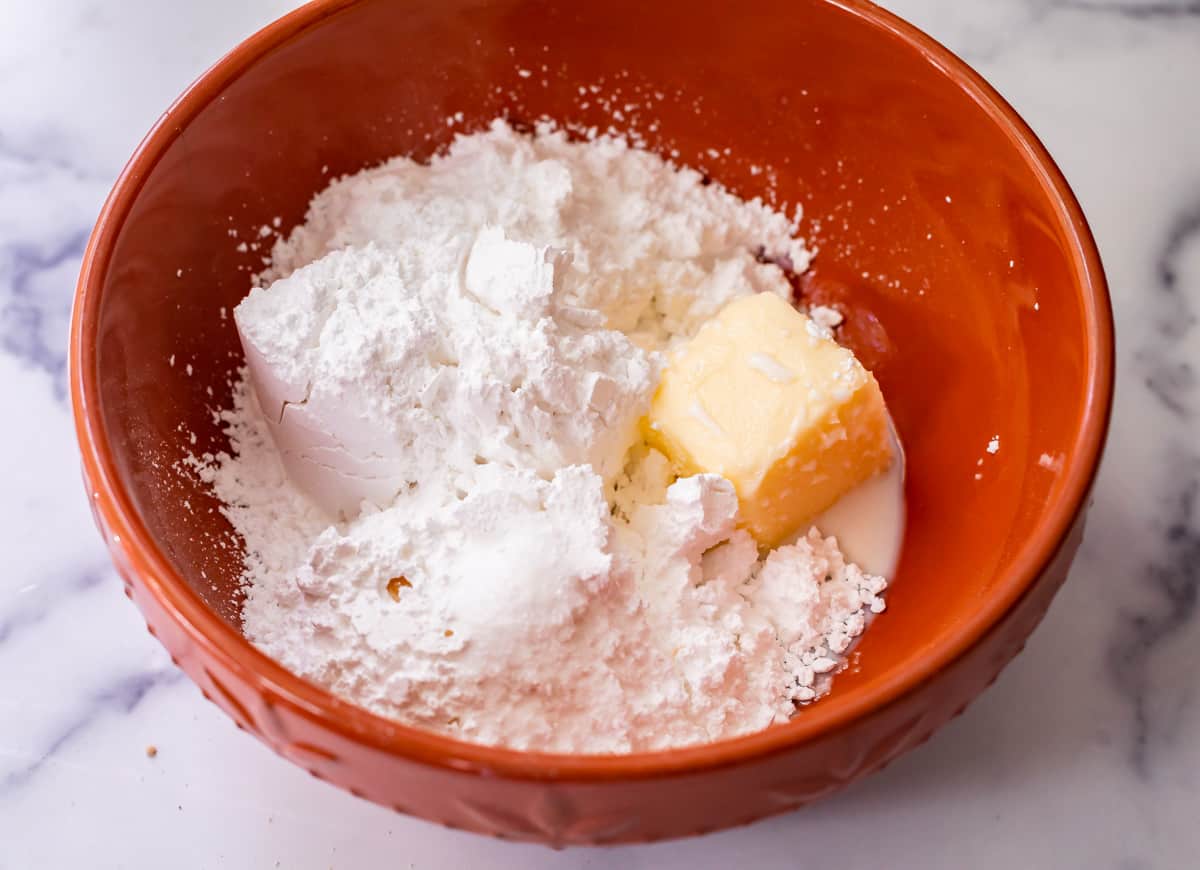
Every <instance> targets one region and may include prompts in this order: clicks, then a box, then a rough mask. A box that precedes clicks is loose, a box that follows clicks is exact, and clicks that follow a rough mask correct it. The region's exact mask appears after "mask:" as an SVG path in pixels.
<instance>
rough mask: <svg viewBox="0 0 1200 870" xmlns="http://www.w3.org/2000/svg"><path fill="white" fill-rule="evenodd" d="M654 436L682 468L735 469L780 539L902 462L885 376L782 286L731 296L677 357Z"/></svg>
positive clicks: (750, 512)
mask: <svg viewBox="0 0 1200 870" xmlns="http://www.w3.org/2000/svg"><path fill="white" fill-rule="evenodd" d="M645 435H646V440H647V441H648V442H649V443H650V444H651V445H653V446H654V447H657V448H658V449H659V450H661V451H662V452H663V453H665V454H666V455H667V456H668V457H669V458H670V459H671V460H672V461H673V462H674V463H675V465H676V466H677V467H678V468H679V470H680V472H681V473H683V474H700V473H705V472H714V473H717V474H721V475H724V476H725V477H727V478H728V479H729V480H730V481H731V482H732V483H733V485H734V487H735V489H736V490H737V493H738V500H739V503H740V508H741V521H742V525H744V526H745V527H746V528H747V529H748V530H749V531H750V533H751V534H752V535H754V537H755V539H757V540H758V542H759V543H760V544H762V545H764V546H769V547H773V546H776V545H778V544H779V543H780V542H782V541H784V540H786V539H787V538H788V537H790V536H791V535H793V534H795V533H796V532H797V531H802V530H803V529H804V527H805V526H806V524H807V523H809V522H811V521H812V519H813V518H814V517H816V516H817V515H818V514H819V513H821V512H822V511H824V510H825V509H826V508H828V507H829V506H830V505H832V504H833V503H834V502H835V501H837V500H838V499H839V498H840V497H841V496H842V495H843V494H844V493H845V492H847V491H848V490H850V489H852V488H853V487H855V486H857V485H858V484H860V483H862V482H863V481H865V480H867V479H868V478H870V477H872V476H873V475H875V474H877V473H879V472H881V471H883V470H885V469H886V468H887V467H888V466H889V465H890V464H891V462H892V458H893V457H892V443H891V432H890V426H889V421H888V413H887V408H886V406H885V405H884V403H883V394H882V393H881V392H880V390H879V384H878V383H877V382H876V380H875V378H874V376H873V375H872V374H871V373H870V372H869V371H867V370H866V369H865V368H863V366H862V364H861V363H859V361H858V360H857V359H856V358H855V357H854V354H852V353H851V352H850V351H849V350H847V349H846V348H844V347H841V346H839V345H838V344H837V343H836V342H834V341H833V340H832V338H830V337H829V333H828V331H827V330H825V329H824V328H822V327H820V326H818V325H817V324H816V323H814V322H813V321H812V320H810V319H809V318H808V317H806V316H805V315H803V314H801V313H800V312H799V311H797V310H796V309H794V308H793V307H792V306H791V305H790V304H789V303H788V302H787V301H785V300H783V299H781V298H780V297H778V296H776V295H775V294H773V293H758V294H756V295H753V296H746V297H743V298H741V299H737V300H735V301H733V302H731V303H729V305H727V306H726V307H725V308H724V309H723V310H722V311H721V312H720V314H718V315H717V316H716V317H715V318H713V319H712V320H710V321H709V322H708V323H706V324H705V325H704V326H703V327H702V328H701V329H700V331H699V332H697V333H696V336H695V337H694V338H693V339H692V340H691V341H689V342H688V343H687V344H686V345H684V346H683V347H682V348H680V349H678V350H677V351H676V352H675V353H674V354H673V355H672V357H671V359H670V361H669V363H668V365H667V368H666V371H665V372H664V373H663V377H662V381H661V382H660V384H659V387H658V391H657V392H656V393H655V396H654V401H653V403H652V405H651V409H650V414H649V416H648V417H647V419H646V425H645Z"/></svg>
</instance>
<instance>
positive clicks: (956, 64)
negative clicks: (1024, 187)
mask: <svg viewBox="0 0 1200 870" xmlns="http://www.w3.org/2000/svg"><path fill="white" fill-rule="evenodd" d="M357 2H358V0H313V2H311V3H308V4H307V5H305V6H302V7H300V8H298V9H296V10H294V11H292V12H290V13H288V14H286V15H284V16H283V17H281V18H279V19H278V20H276V21H274V22H273V23H271V24H268V25H267V26H266V27H264V28H262V29H261V30H259V31H258V32H257V33H255V34H253V35H252V36H250V37H248V38H247V39H245V40H244V41H242V42H241V43H239V44H238V45H237V46H236V47H235V48H234V49H233V50H232V51H230V52H229V53H228V54H226V55H225V56H224V57H222V58H221V59H220V60H218V61H217V62H216V63H215V64H214V65H213V66H211V67H210V68H209V69H208V70H206V71H205V72H204V73H203V74H202V75H201V76H200V77H199V78H198V79H197V80H196V81H195V82H194V83H193V84H192V85H190V86H189V87H188V89H187V90H185V91H184V92H183V94H182V95H181V96H180V97H178V98H177V99H176V100H175V102H174V103H173V104H172V105H171V106H170V107H169V108H168V109H167V110H166V112H165V113H163V115H162V116H161V117H160V118H159V119H158V121H157V122H156V123H155V125H154V126H153V127H152V128H151V130H150V132H149V133H148V134H147V135H146V137H145V138H144V139H143V140H142V142H141V143H140V144H139V145H138V147H137V150H136V151H135V152H134V154H133V156H132V157H131V158H130V160H129V162H128V164H127V165H126V166H125V168H124V169H123V170H122V172H121V174H120V176H119V177H118V179H117V181H116V183H115V185H114V187H113V189H112V191H111V193H110V194H109V195H108V198H107V199H106V201H105V203H104V205H103V207H102V210H101V212H100V215H99V217H98V219H97V222H96V225H95V228H94V230H93V231H92V234H91V237H90V238H89V240H88V244H87V248H86V250H85V253H84V257H83V265H82V268H81V272H80V277H79V282H78V286H77V288H76V294H75V300H74V306H73V310H72V314H71V332H70V346H69V354H68V369H69V376H68V377H69V382H70V389H71V404H72V408H73V411H74V416H75V429H76V436H77V438H78V440H79V445H80V450H81V453H82V462H83V469H84V474H85V479H86V480H87V481H88V482H89V483H90V484H91V489H92V491H91V492H89V493H88V497H89V498H90V499H92V500H93V501H94V502H95V504H94V505H93V507H94V508H96V509H97V510H98V511H99V512H100V513H101V514H102V515H103V517H104V521H105V525H106V526H107V528H108V529H109V530H110V532H111V534H112V536H113V538H114V541H113V542H112V544H113V546H117V547H121V549H122V550H123V551H124V554H125V555H126V556H127V558H128V561H129V565H130V568H131V570H132V571H133V573H135V574H136V575H137V578H138V580H139V581H140V582H141V584H142V585H144V587H145V589H146V591H147V592H148V594H150V595H151V596H152V597H153V598H154V599H155V600H156V602H157V603H158V605H159V606H161V607H162V608H163V610H164V613H165V614H167V615H169V616H170V618H171V619H172V620H174V622H175V623H176V624H177V625H178V626H180V627H181V629H182V630H183V632H184V633H185V634H186V635H187V637H188V638H189V640H190V641H191V642H192V643H193V644H195V645H196V646H197V647H199V648H202V649H203V650H204V652H205V653H206V654H207V655H208V656H210V657H212V658H213V659H216V660H218V661H219V662H220V664H221V666H222V667H223V668H224V669H225V670H226V671H228V672H230V673H233V674H236V675H237V677H238V679H240V680H242V681H244V682H246V683H247V684H249V685H251V686H253V687H254V689H255V692H256V693H257V694H259V695H260V696H261V695H263V694H264V693H267V692H269V693H270V694H271V695H272V696H274V698H275V699H276V700H277V702H278V703H281V704H284V705H287V706H290V707H292V708H293V710H294V711H295V712H296V713H298V714H299V715H301V716H303V717H305V718H308V719H315V720H318V721H319V722H320V723H321V725H322V726H323V727H324V728H327V729H330V730H332V731H334V732H337V733H338V734H339V735H340V736H341V737H342V738H344V739H348V740H351V741H353V742H355V743H358V744H363V745H366V746H369V747H371V748H373V749H375V750H378V751H382V752H385V753H387V754H389V755H394V756H399V757H404V758H407V759H409V760H412V761H416V762H419V763H422V764H425V765H429V766H434V767H440V768H450V769H453V770H457V771H460V772H463V773H467V774H474V775H488V776H501V777H505V778H509V779H525V780H529V779H533V780H543V781H569V782H603V781H613V780H627V779H643V778H653V777H664V776H671V775H678V774H681V773H695V772H697V771H700V770H707V769H712V768H718V767H725V766H729V765H734V764H741V763H745V762H748V761H751V760H761V759H762V758H764V757H767V756H770V755H774V754H776V753H780V752H783V751H787V750H791V749H795V748H797V747H798V746H800V745H802V744H805V743H811V742H814V741H817V740H818V739H820V738H823V737H827V736H829V735H830V734H831V733H832V732H834V731H836V730H838V729H840V728H843V727H845V726H847V725H849V724H851V723H852V722H855V721H857V720H860V719H864V718H866V717H868V716H870V715H872V714H874V713H877V712H879V711H880V710H882V709H884V708H886V707H888V706H891V705H894V704H896V703H898V702H900V701H901V700H902V699H903V698H905V697H906V696H908V695H910V694H912V693H914V692H916V691H918V690H919V689H920V687H921V686H922V685H923V684H925V683H927V682H928V681H930V680H931V679H933V678H934V677H935V675H937V674H938V673H939V672H941V671H943V670H944V669H946V668H948V667H949V666H951V664H952V663H953V662H954V661H956V660H957V659H959V658H961V657H963V656H964V655H966V654H967V653H968V651H969V650H970V649H972V648H973V647H974V646H975V645H977V644H978V643H980V642H981V641H982V640H983V639H984V638H985V637H986V636H987V635H988V634H989V633H990V632H991V631H992V629H994V628H995V627H996V626H997V624H998V623H1000V622H1001V621H1002V620H1003V619H1004V617H1005V616H1006V615H1007V614H1008V613H1009V612H1010V611H1011V610H1012V609H1013V608H1015V607H1016V606H1017V605H1018V604H1019V602H1020V601H1021V599H1022V598H1023V596H1024V595H1025V594H1027V593H1028V592H1029V590H1030V589H1031V588H1032V587H1033V586H1034V585H1035V583H1036V581H1037V579H1038V578H1039V577H1040V576H1041V574H1042V572H1043V571H1044V569H1045V568H1046V567H1047V565H1048V564H1049V563H1050V562H1051V560H1052V559H1053V558H1054V556H1055V555H1056V554H1057V552H1058V551H1059V549H1060V547H1061V546H1062V544H1063V543H1064V541H1065V539H1066V537H1067V535H1068V534H1069V533H1070V531H1071V529H1072V527H1073V525H1074V522H1075V519H1076V517H1077V516H1078V514H1079V513H1080V511H1081V510H1082V508H1083V506H1084V502H1085V499H1086V498H1087V497H1088V493H1089V491H1090V489H1091V486H1092V483H1093V482H1094V479H1095V476H1096V473H1097V471H1098V468H1099V462H1100V455H1101V451H1102V448H1103V445H1104V441H1105V438H1106V435H1107V431H1108V424H1109V419H1110V415H1111V410H1112V398H1113V387H1114V380H1115V371H1114V328H1113V319H1112V307H1111V301H1110V299H1109V295H1108V289H1107V283H1106V280H1105V277H1104V272H1103V267H1102V264H1101V260H1100V255H1099V252H1098V250H1097V247H1096V242H1095V239H1094V238H1093V236H1092V233H1091V230H1090V229H1089V227H1088V224H1087V221H1086V219H1085V218H1084V216H1083V212H1082V210H1081V208H1080V206H1079V203H1078V201H1077V200H1076V198H1075V195H1074V194H1073V193H1072V191H1071V189H1070V187H1069V186H1068V184H1067V181H1066V179H1065V178H1064V176H1063V174H1062V171H1061V170H1060V169H1059V168H1058V166H1057V165H1056V164H1055V162H1054V160H1053V159H1052V158H1051V156H1050V154H1049V152H1048V151H1047V149H1046V147H1045V146H1044V145H1043V144H1042V142H1041V141H1040V140H1039V139H1038V137H1037V136H1036V134H1034V132H1033V131H1032V129H1030V127H1029V126H1028V125H1027V124H1026V123H1025V121H1024V120H1022V118H1021V117H1020V116H1019V115H1018V114H1017V112H1016V111H1015V110H1014V109H1013V108H1012V106H1010V105H1009V104H1008V102H1007V101H1006V100H1005V99H1004V98H1003V97H1001V96H1000V94H999V93H998V92H997V91H996V90H995V89H994V88H993V87H992V86H991V85H989V84H988V83H987V82H986V81H985V80H984V79H983V77H982V76H980V75H979V74H978V73H977V72H975V71H974V70H973V69H972V68H971V67H970V66H968V65H967V64H966V63H965V62H964V61H963V60H961V59H960V58H958V57H957V56H956V55H955V54H953V53H952V52H951V51H950V50H949V49H947V48H945V47H944V46H942V45H941V44H940V43H939V42H937V41H936V40H934V39H933V38H932V37H930V36H928V35H927V34H925V33H924V32H922V31H920V30H919V29H917V28H916V27H915V26H913V25H911V24H909V23H907V22H905V21H904V20H902V19H901V18H899V17H898V16H896V15H894V14H893V13H891V12H888V11H886V10H884V9H882V8H880V7H878V6H875V5H874V4H873V3H871V2H869V0H818V2H822V3H825V4H826V5H829V6H833V7H835V8H838V9H840V10H842V11H843V12H846V13H849V14H850V15H852V16H854V17H856V18H858V19H860V20H861V21H862V22H863V24H865V25H866V26H868V27H874V28H876V29H879V30H881V31H884V32H885V35H886V36H888V37H889V38H892V39H898V40H900V41H901V42H903V43H904V44H906V45H907V46H908V47H910V48H912V49H915V50H916V51H918V52H920V53H921V54H922V55H923V56H924V57H925V59H926V60H927V61H929V62H930V63H932V64H934V65H935V66H936V67H938V68H939V69H940V70H941V71H942V72H943V73H944V74H945V75H946V76H947V78H949V79H950V80H951V81H952V82H953V83H954V84H956V85H957V86H958V87H959V88H960V89H961V90H963V91H964V92H965V93H966V94H967V95H968V96H969V97H970V98H971V99H972V100H973V101H974V102H975V103H976V105H978V106H979V107H980V108H981V109H982V110H983V111H984V112H985V113H986V114H987V115H988V116H989V118H990V119H991V120H992V121H993V123H995V124H997V126H998V127H999V128H1000V129H1001V130H1002V131H1003V132H1004V133H1005V134H1006V135H1007V136H1008V138H1009V140H1010V141H1011V142H1012V143H1013V144H1014V145H1016V146H1017V147H1018V148H1019V149H1020V150H1021V151H1022V152H1023V153H1024V156H1025V159H1026V162H1027V163H1028V164H1029V166H1030V168H1031V169H1032V170H1033V171H1034V172H1035V173H1036V174H1037V175H1038V177H1039V181H1040V183H1041V185H1042V188H1043V190H1044V191H1045V192H1046V194H1047V195H1048V197H1049V198H1050V200H1051V201H1052V202H1053V204H1054V207H1055V210H1056V211H1057V212H1058V217H1059V220H1060V228H1061V229H1062V230H1063V231H1064V234H1065V235H1066V236H1067V238H1068V240H1069V241H1070V242H1071V254H1072V256H1073V259H1074V266H1075V269H1076V273H1077V274H1078V275H1079V276H1080V278H1081V281H1080V284H1081V287H1080V292H1081V295H1082V300H1081V301H1082V304H1083V308H1084V315H1085V326H1086V337H1085V345H1086V346H1087V347H1088V348H1089V349H1090V351H1091V352H1090V354H1089V357H1088V365H1087V371H1086V384H1087V387H1086V396H1085V402H1084V412H1083V417H1082V420H1081V423H1080V427H1079V431H1078V433H1077V435H1076V438H1075V443H1074V445H1073V449H1072V454H1073V455H1074V457H1075V461H1074V462H1073V463H1072V464H1071V465H1070V466H1069V467H1067V468H1066V469H1065V478H1066V479H1065V481H1064V484H1063V486H1062V489H1061V490H1060V492H1061V495H1060V496H1059V497H1058V498H1057V499H1056V500H1055V502H1054V503H1052V505H1051V508H1050V511H1049V512H1048V514H1047V516H1046V518H1045V519H1044V520H1043V521H1042V522H1041V523H1040V524H1039V525H1038V527H1037V528H1036V529H1035V530H1034V533H1033V534H1032V535H1031V536H1030V537H1029V539H1028V540H1027V541H1026V542H1025V544H1024V545H1023V546H1022V548H1021V551H1020V553H1019V554H1018V555H1017V557H1016V559H1015V560H1014V562H1013V565H1012V567H1011V568H1010V569H1009V571H1007V572H1006V574H1005V575H1004V576H1003V577H1001V578H999V580H998V582H997V585H996V587H995V594H993V595H991V596H989V597H988V599H987V600H986V601H985V602H984V604H983V606H982V607H980V609H979V610H978V611H977V612H976V613H975V614H974V615H973V616H972V617H971V619H969V620H965V621H964V622H963V623H961V624H960V625H958V626H957V627H956V628H955V629H954V630H952V631H951V632H949V633H947V635H946V636H945V637H943V638H942V639H941V640H940V641H939V642H938V643H937V644H936V645H934V646H933V647H932V648H931V650H930V652H929V654H927V655H926V656H925V657H924V658H923V659H922V660H921V661H920V662H919V663H918V665H917V666H915V667H912V668H908V669H905V670H904V671H903V672H902V673H897V674H893V675H891V676H890V677H888V678H885V679H882V680H880V681H878V682H877V683H876V684H875V685H874V686H873V687H872V688H871V689H870V690H869V691H864V692H862V693H861V694H860V695H859V696H858V697H854V698H850V699H848V700H847V701H845V702H839V703H835V704H831V705H829V706H824V705H815V706H813V707H812V708H811V710H809V711H807V712H806V714H805V715H804V716H801V717H797V718H796V719H793V720H792V721H791V722H789V723H787V724H785V725H780V726H775V727H771V728H767V729H765V730H763V731H759V732H756V733H753V734H747V735H743V736H741V737H735V738H730V739H726V740H721V741H717V742H715V743H707V744H701V745H697V746H691V747H684V748H680V749H668V750H662V751H655V752H638V753H631V754H625V755H570V754H556V753H544V752H532V751H521V750H513V749H506V748H502V747H495V746H484V745H479V744H475V743H469V742H466V741H462V740H458V739H455V738H453V737H450V736H447V735H443V734H438V733H436V732H432V731H426V730H423V729H420V728H416V727H413V726H409V725H405V724H403V723H400V722H396V721H393V720H390V719H387V718H385V717H382V716H379V715H377V714H374V713H371V712H370V711H368V710H366V709H364V708H361V707H359V706H357V705H355V704H352V703H350V702H348V701H344V700H342V699H340V698H338V697H336V696H334V695H333V694H331V693H330V692H328V691H327V690H325V689H323V688H322V687H320V686H318V685H316V684H314V683H311V682H309V681H307V680H305V679H303V678H302V677H299V676H297V675H295V674H292V673H291V672H290V671H288V670H286V669H285V668H284V667H283V666H282V665H280V664H278V663H276V662H275V661H274V660H273V659H271V658H269V657H268V656H267V655H266V654H265V653H263V652H261V651H259V650H258V649H257V648H256V647H255V646H253V644H251V643H250V641H249V640H247V639H246V638H245V636H244V635H242V634H241V633H240V632H238V631H237V630H235V629H234V628H233V627H232V626H230V625H229V624H228V623H226V622H225V621H224V620H222V619H221V618H220V617H219V616H218V615H217V614H216V613H215V612H214V611H213V610H211V609H210V608H209V607H208V606H207V605H206V604H205V603H204V602H203V601H202V600H201V599H200V597H199V596H198V595H197V594H196V593H195V592H194V591H193V590H192V589H191V587H190V586H189V585H188V584H187V582H186V581H185V580H184V579H183V577H182V576H181V575H180V574H179V573H178V572H176V571H175V570H174V568H173V567H172V566H171V564H170V562H169V560H168V559H167V557H166V555H165V554H164V553H163V551H162V550H161V549H160V548H159V546H158V545H157V543H156V542H155V541H154V540H153V539H152V537H151V535H150V533H149V531H148V529H147V528H146V527H145V525H144V524H143V523H142V521H141V519H140V517H139V515H138V511H137V510H136V509H135V507H134V504H133V500H132V498H131V497H130V494H129V492H128V491H127V490H126V489H125V488H124V486H123V485H122V483H121V479H120V475H119V473H118V470H117V465H116V462H115V460H114V457H113V453H112V449H111V446H110V444H109V441H108V437H107V433H106V432H105V428H104V423H103V419H102V417H101V414H100V408H99V406H100V400H99V372H98V371H97V366H96V365H95V354H96V347H97V330H98V321H99V318H98V316H97V312H98V310H99V304H100V298H101V295H102V288H103V283H104V278H105V276H106V273H107V272H108V269H109V266H110V262H111V259H112V254H113V248H114V244H115V242H116V239H117V237H118V236H119V234H120V231H121V228H122V226H123V224H124V222H125V219H126V218H127V217H128V215H129V211H130V209H131V207H132V205H133V203H134V201H135V200H136V199H137V196H138V195H139V193H140V192H141V188H142V185H143V183H144V181H145V179H146V178H147V176H148V175H149V174H150V172H151V170H152V169H153V168H154V166H155V165H156V164H157V162H158V161H159V159H160V158H161V157H162V155H163V153H164V152H165V150H166V149H167V147H168V146H170V144H171V143H172V142H173V141H174V140H175V139H176V138H177V137H178V136H179V135H180V134H181V133H182V131H183V130H184V128H185V127H186V125H187V123H188V122H189V121H191V120H192V119H193V118H195V117H196V116H197V115H198V114H199V112H200V111H201V110H203V109H204V108H205V107H206V106H207V105H208V104H209V103H211V102H212V101H213V100H216V99H218V98H219V96H220V94H221V92H222V91H224V89H225V88H226V87H227V86H228V85H229V84H231V83H232V82H233V81H234V80H236V79H237V78H238V77H239V76H240V75H241V74H242V73H243V72H245V71H246V70H247V69H248V68H249V67H250V66H251V65H252V64H253V63H255V62H256V61H257V60H259V59H260V58H261V57H263V56H264V55H265V54H267V53H268V52H270V51H271V50H273V49H275V48H276V47H278V46H280V45H281V44H283V43H285V42H286V41H288V40H289V39H291V38H293V37H295V36H296V35H298V34H299V33H300V32H301V31H304V30H306V29H308V28H310V27H313V26H315V25H317V24H319V23H320V22H321V21H323V20H324V19H326V18H328V17H330V16H332V15H334V14H336V13H338V12H341V11H343V10H344V9H347V8H349V7H350V6H353V5H355V4H356V3H357ZM85 363H86V364H85Z"/></svg>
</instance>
